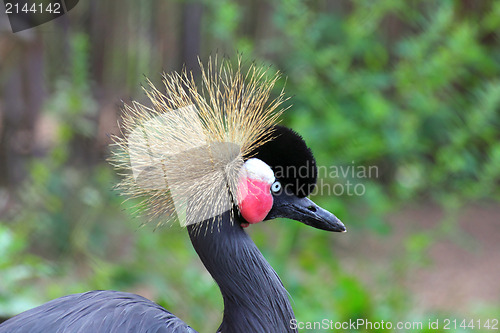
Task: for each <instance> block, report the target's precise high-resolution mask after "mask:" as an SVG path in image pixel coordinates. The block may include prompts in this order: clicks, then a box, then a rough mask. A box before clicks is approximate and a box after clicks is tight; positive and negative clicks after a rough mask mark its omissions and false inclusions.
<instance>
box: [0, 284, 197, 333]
mask: <svg viewBox="0 0 500 333" xmlns="http://www.w3.org/2000/svg"><path fill="white" fill-rule="evenodd" d="M0 332H1V333H90V332H92V333H105V332H107V333H123V332H141V333H143V332H144V333H146V332H147V333H174V332H175V333H196V331H195V330H193V329H192V328H191V327H189V326H188V325H186V323H184V322H183V321H182V320H180V319H179V318H177V317H176V316H174V315H173V314H171V313H170V312H168V311H167V310H165V309H164V308H162V307H161V306H159V305H158V304H156V303H154V302H151V301H150V300H148V299H146V298H144V297H142V296H139V295H135V294H130V293H124V292H118V291H112V290H104V291H100V290H99V291H89V292H86V293H83V294H74V295H68V296H64V297H61V298H57V299H55V300H52V301H50V302H48V303H45V304H43V305H41V306H39V307H36V308H34V309H31V310H28V311H25V312H23V313H21V314H19V315H17V316H15V317H13V318H11V319H9V320H7V321H6V322H4V323H2V324H1V325H0Z"/></svg>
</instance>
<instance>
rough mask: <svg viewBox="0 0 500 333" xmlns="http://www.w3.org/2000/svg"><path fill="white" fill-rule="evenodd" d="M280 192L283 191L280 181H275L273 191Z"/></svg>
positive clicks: (272, 186)
mask: <svg viewBox="0 0 500 333" xmlns="http://www.w3.org/2000/svg"><path fill="white" fill-rule="evenodd" d="M279 190H281V183H280V182H279V181H275V182H274V183H273V185H271V191H273V192H274V193H276V192H278V191H279Z"/></svg>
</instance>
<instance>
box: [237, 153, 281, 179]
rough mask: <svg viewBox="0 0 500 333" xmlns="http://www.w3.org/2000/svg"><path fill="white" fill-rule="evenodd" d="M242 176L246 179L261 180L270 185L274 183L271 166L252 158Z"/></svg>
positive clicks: (242, 171) (244, 166)
mask: <svg viewBox="0 0 500 333" xmlns="http://www.w3.org/2000/svg"><path fill="white" fill-rule="evenodd" d="M241 176H242V177H244V178H249V179H254V180H260V181H262V182H266V183H268V184H269V185H271V184H272V183H274V180H275V178H274V172H273V170H272V169H271V167H270V166H269V165H267V164H266V163H264V162H263V161H261V160H259V159H258V158H250V159H249V160H247V161H246V162H245V163H244V164H243V167H242V169H241Z"/></svg>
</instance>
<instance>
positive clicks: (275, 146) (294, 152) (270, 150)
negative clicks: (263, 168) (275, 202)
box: [248, 125, 318, 198]
mask: <svg viewBox="0 0 500 333" xmlns="http://www.w3.org/2000/svg"><path fill="white" fill-rule="evenodd" d="M269 136H270V137H271V138H272V139H271V140H269V141H267V142H266V143H265V144H263V145H262V146H260V147H258V148H257V149H255V150H254V151H252V152H251V153H250V154H249V156H248V157H255V158H258V159H260V160H262V161H264V162H266V164H267V165H269V166H270V167H271V169H273V171H274V175H275V177H276V179H278V180H279V181H280V182H281V183H282V184H283V186H284V189H286V190H288V191H289V192H290V193H293V194H295V195H296V196H298V197H299V198H303V197H307V196H308V195H309V194H310V193H311V192H312V191H313V190H314V187H315V186H316V178H317V176H318V169H317V167H316V160H315V159H314V156H313V153H312V151H311V149H309V147H307V145H306V143H305V141H304V139H302V137H301V136H300V135H299V134H297V132H295V131H294V130H292V129H290V128H287V127H284V126H280V125H276V126H274V127H273V129H272V131H271V132H270V134H269Z"/></svg>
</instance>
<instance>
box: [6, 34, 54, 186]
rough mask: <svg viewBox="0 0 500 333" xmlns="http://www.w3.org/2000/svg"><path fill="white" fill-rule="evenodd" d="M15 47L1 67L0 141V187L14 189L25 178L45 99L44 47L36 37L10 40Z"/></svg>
mask: <svg viewBox="0 0 500 333" xmlns="http://www.w3.org/2000/svg"><path fill="white" fill-rule="evenodd" d="M13 43H15V45H16V46H15V47H14V49H13V51H12V53H11V56H10V57H9V58H8V59H7V60H6V63H4V65H7V66H6V68H8V71H7V75H6V76H5V81H4V86H3V87H2V90H3V93H4V94H3V95H4V100H3V104H4V108H3V112H2V121H1V123H2V131H1V138H0V185H2V186H8V187H11V186H14V185H16V184H17V183H19V182H20V181H21V180H23V179H24V177H25V175H26V162H27V159H28V157H30V156H31V155H32V153H33V151H34V149H35V148H36V142H34V129H35V125H36V121H37V119H38V115H39V113H40V110H41V107H42V104H43V100H44V96H45V89H44V86H45V84H44V60H43V44H42V41H41V38H40V36H39V35H32V36H29V35H28V38H26V39H24V40H23V39H21V38H16V37H13Z"/></svg>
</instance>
